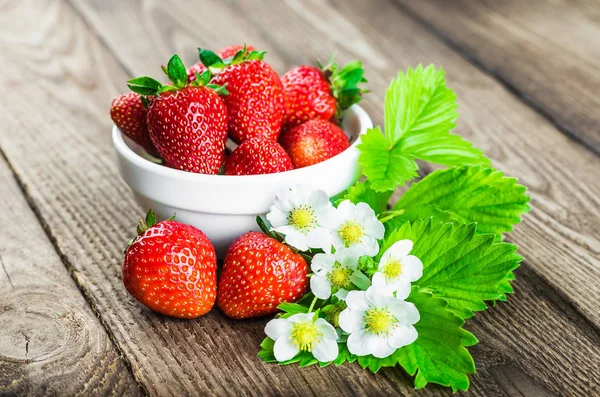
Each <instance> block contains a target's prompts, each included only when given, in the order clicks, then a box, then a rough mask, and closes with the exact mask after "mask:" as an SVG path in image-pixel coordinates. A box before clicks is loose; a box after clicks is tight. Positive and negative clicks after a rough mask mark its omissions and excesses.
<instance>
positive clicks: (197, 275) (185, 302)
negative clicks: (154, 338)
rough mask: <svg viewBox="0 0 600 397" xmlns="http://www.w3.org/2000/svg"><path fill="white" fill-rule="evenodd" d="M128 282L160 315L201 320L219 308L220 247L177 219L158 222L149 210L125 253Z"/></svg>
mask: <svg viewBox="0 0 600 397" xmlns="http://www.w3.org/2000/svg"><path fill="white" fill-rule="evenodd" d="M123 284H124V285H125V288H126V289H127V291H128V292H129V293H130V294H131V296H133V297H134V298H135V299H137V300H138V301H139V302H140V303H142V304H143V305H144V306H146V307H148V308H149V309H151V310H154V311H155V312H158V313H162V314H165V315H167V316H172V317H179V318H195V317H198V316H201V315H203V314H206V313H208V312H209V311H210V309H212V307H213V306H214V304H215V299H216V292H217V291H216V286H217V285H216V284H217V257H216V255H215V249H214V247H213V246H212V244H211V243H210V240H209V239H208V238H207V237H206V236H205V235H204V233H202V232H201V231H200V230H198V229H196V228H195V227H192V226H189V225H184V224H182V223H179V222H175V221H173V220H166V221H163V222H159V223H156V216H155V215H154V213H153V212H152V210H150V211H148V215H147V216H146V220H141V221H140V226H138V236H137V237H136V238H135V239H133V240H132V242H131V244H130V245H129V247H127V250H126V251H125V259H124V260H123Z"/></svg>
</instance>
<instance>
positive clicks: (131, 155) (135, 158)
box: [112, 104, 373, 184]
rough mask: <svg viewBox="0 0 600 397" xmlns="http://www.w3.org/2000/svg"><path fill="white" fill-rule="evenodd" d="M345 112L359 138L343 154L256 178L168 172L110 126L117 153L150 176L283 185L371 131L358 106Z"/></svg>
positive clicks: (352, 148) (324, 164) (324, 166)
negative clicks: (352, 119) (354, 122)
mask: <svg viewBox="0 0 600 397" xmlns="http://www.w3.org/2000/svg"><path fill="white" fill-rule="evenodd" d="M346 111H347V112H352V113H354V114H355V115H356V116H357V117H358V121H359V123H358V124H359V129H360V131H359V135H358V136H357V137H356V140H355V141H354V142H353V143H352V144H351V145H350V146H349V147H348V148H346V149H345V150H344V151H343V152H341V153H339V154H337V155H335V156H333V157H331V158H329V159H327V160H325V161H322V162H320V163H317V164H313V165H310V166H308V167H303V168H297V169H293V170H289V171H284V172H277V173H273V174H259V175H218V174H200V173H195V172H189V171H183V170H178V169H175V168H169V167H166V166H164V165H162V164H157V163H154V162H152V161H150V160H148V159H145V158H143V157H142V156H140V155H139V154H137V153H136V152H134V151H133V150H132V149H131V148H130V147H129V146H128V145H127V143H126V142H125V140H124V138H123V134H122V132H121V130H120V129H119V128H118V127H117V126H116V125H114V124H113V129H112V141H113V145H114V147H115V149H116V150H117V152H118V153H119V154H120V155H121V156H123V157H124V158H125V159H126V160H127V161H128V162H130V163H132V164H133V165H135V166H137V167H139V168H142V169H144V170H146V171H148V172H151V173H153V174H157V175H160V176H163V177H168V178H171V179H178V180H182V181H187V182H196V183H210V184H231V183H234V184H246V183H251V184H261V183H268V184H272V183H277V182H278V181H284V180H286V179H288V178H295V177H300V178H301V177H302V176H309V174H311V175H313V174H314V172H316V171H318V169H317V168H322V170H323V171H325V170H326V169H327V168H328V165H329V164H330V163H331V162H333V161H340V157H343V156H348V155H351V154H352V152H353V151H355V150H357V149H356V146H357V145H358V144H359V143H360V141H361V140H360V136H361V135H362V134H364V133H366V131H367V129H369V128H373V121H372V120H371V118H370V117H369V115H368V114H367V112H366V111H365V110H364V109H363V108H362V107H361V106H359V105H357V104H355V105H352V106H351V107H350V108H348V110H346Z"/></svg>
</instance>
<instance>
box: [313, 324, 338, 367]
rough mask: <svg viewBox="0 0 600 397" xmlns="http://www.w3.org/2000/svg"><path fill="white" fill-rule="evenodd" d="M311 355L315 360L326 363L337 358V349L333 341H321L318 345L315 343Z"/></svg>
mask: <svg viewBox="0 0 600 397" xmlns="http://www.w3.org/2000/svg"><path fill="white" fill-rule="evenodd" d="M334 332H335V331H334ZM311 353H312V355H313V356H314V357H315V358H316V359H317V360H319V361H321V362H323V363H326V362H329V361H333V360H335V359H336V358H337V356H338V354H339V347H338V344H337V342H336V341H335V339H334V340H332V339H323V340H322V341H321V342H320V343H317V345H316V346H315V347H314V348H313V349H312V352H311Z"/></svg>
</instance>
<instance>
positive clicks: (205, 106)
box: [111, 45, 366, 175]
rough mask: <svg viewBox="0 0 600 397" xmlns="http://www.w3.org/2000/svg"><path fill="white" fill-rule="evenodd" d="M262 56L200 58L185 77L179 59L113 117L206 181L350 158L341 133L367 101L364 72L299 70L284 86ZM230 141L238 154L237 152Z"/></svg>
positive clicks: (244, 50) (353, 67) (250, 51)
mask: <svg viewBox="0 0 600 397" xmlns="http://www.w3.org/2000/svg"><path fill="white" fill-rule="evenodd" d="M264 55H265V52H260V51H256V50H255V49H254V47H252V46H239V45H235V46H230V47H226V48H223V49H221V50H220V51H218V52H217V53H214V52H212V51H209V50H206V49H199V56H200V62H199V63H198V64H196V65H194V66H192V67H190V68H189V69H187V70H186V68H185V66H184V65H183V63H182V61H181V59H180V58H179V56H177V55H174V56H173V57H172V58H171V59H170V61H169V63H168V65H167V66H166V67H165V66H163V67H162V69H163V71H164V72H165V74H166V75H167V77H168V79H169V81H170V82H169V83H167V84H163V83H161V82H159V81H158V80H155V79H153V78H150V77H138V78H135V79H133V80H130V81H129V82H128V85H129V87H130V88H131V90H132V91H134V92H132V93H128V94H123V95H121V96H119V97H118V98H116V99H115V100H114V101H113V102H112V105H111V118H112V119H113V121H114V122H115V124H116V125H117V126H118V127H119V128H120V129H121V131H122V132H123V134H125V135H126V136H128V137H129V138H131V139H132V140H133V141H135V142H136V143H137V144H139V145H141V146H142V147H144V148H145V149H146V151H147V152H148V153H149V154H152V155H154V156H157V157H161V158H162V159H163V160H164V164H165V165H166V166H168V167H172V168H176V169H180V170H184V171H189V172H196V173H202V174H218V173H224V174H225V175H252V174H268V173H275V172H283V171H288V170H291V169H294V168H301V167H306V166H309V165H312V164H316V163H319V162H321V161H324V160H326V159H328V158H330V157H333V156H335V155H336V154H338V153H340V152H342V151H343V150H345V149H346V148H347V147H348V146H349V145H350V142H349V140H348V137H347V135H346V134H345V133H344V131H342V129H341V128H340V127H339V126H338V125H339V123H340V120H341V116H342V113H343V111H344V110H345V109H347V108H348V107H350V106H351V105H352V104H354V103H357V102H358V101H360V99H361V95H362V93H363V92H365V91H364V90H363V89H362V88H360V87H359V85H360V84H361V83H364V82H366V80H365V78H364V70H363V69H362V66H361V63H360V62H359V61H353V62H350V63H348V64H347V65H345V66H344V67H342V68H340V67H338V65H336V64H335V63H333V62H330V63H329V64H328V65H327V66H325V67H321V66H320V65H319V67H313V66H305V65H304V66H298V67H295V68H293V69H291V70H290V71H288V72H287V73H285V74H284V75H283V76H282V77H281V78H280V77H279V76H278V75H277V73H276V72H275V71H274V70H273V68H272V67H271V66H270V65H269V64H268V63H267V62H265V61H264V59H263V57H264ZM228 137H229V138H230V139H231V140H232V141H233V142H235V143H236V144H238V145H239V146H237V147H236V148H235V150H233V152H232V153H228V151H227V149H226V146H225V144H226V141H227V139H228Z"/></svg>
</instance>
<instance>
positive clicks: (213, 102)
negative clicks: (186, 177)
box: [128, 55, 227, 174]
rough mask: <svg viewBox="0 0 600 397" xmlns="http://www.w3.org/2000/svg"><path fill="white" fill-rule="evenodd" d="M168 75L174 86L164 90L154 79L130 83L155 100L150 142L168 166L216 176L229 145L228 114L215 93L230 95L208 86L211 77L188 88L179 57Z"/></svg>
mask: <svg viewBox="0 0 600 397" xmlns="http://www.w3.org/2000/svg"><path fill="white" fill-rule="evenodd" d="M165 70H166V73H167V75H168V76H169V79H171V81H172V83H173V85H162V84H161V83H160V82H158V81H156V80H154V79H151V78H150V77H139V78H137V79H133V80H130V81H129V82H128V83H129V87H130V88H131V89H132V90H134V91H136V92H138V93H140V94H142V95H155V98H154V99H153V100H152V103H151V105H150V108H149V109H148V130H149V132H150V138H151V139H152V142H153V143H154V145H155V146H156V149H158V152H159V153H160V155H161V156H162V157H163V158H164V159H165V161H166V165H167V166H169V167H172V168H177V169H181V170H184V171H190V172H197V173H202V174H216V173H217V172H219V168H220V167H221V165H222V164H223V161H224V155H225V141H226V140H227V109H226V108H225V104H224V103H223V101H222V100H221V98H220V97H219V95H218V94H217V92H219V93H226V90H223V88H222V87H218V86H215V85H211V84H209V85H207V86H204V84H206V83H207V82H208V79H209V78H210V73H209V72H206V73H204V74H203V75H202V76H201V77H202V78H201V79H198V80H196V81H194V82H193V83H190V84H189V85H188V84H186V82H187V75H186V71H185V67H184V66H183V63H182V62H181V59H179V57H178V56H177V55H174V56H173V57H172V58H171V60H170V61H169V65H168V67H167V68H165Z"/></svg>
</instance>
